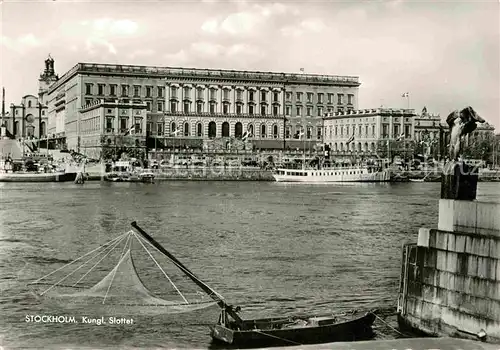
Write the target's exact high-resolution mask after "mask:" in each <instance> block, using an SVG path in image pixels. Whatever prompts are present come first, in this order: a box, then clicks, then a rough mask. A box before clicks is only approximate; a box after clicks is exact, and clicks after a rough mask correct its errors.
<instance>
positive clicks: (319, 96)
mask: <svg viewBox="0 0 500 350" xmlns="http://www.w3.org/2000/svg"><path fill="white" fill-rule="evenodd" d="M303 96H304V93H303V92H300V91H298V92H296V93H295V100H296V101H297V102H302V101H303ZM305 96H306V102H308V103H314V102H316V103H325V102H324V96H325V93H323V92H318V93H316V101H315V100H314V93H312V92H306V93H305ZM326 96H327V103H330V104H333V101H334V96H335V94H334V93H327V94H326ZM285 97H286V100H287V101H291V100H292V93H291V92H287V93H286V95H285ZM337 104H339V105H342V104H344V94H340V93H338V94H337ZM347 104H348V105H353V104H354V94H347Z"/></svg>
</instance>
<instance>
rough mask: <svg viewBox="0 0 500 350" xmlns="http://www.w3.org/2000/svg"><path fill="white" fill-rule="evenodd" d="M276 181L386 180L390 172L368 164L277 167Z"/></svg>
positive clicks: (389, 177)
mask: <svg viewBox="0 0 500 350" xmlns="http://www.w3.org/2000/svg"><path fill="white" fill-rule="evenodd" d="M273 177H274V179H275V180H276V181H277V182H305V183H307V182H310V183H315V182H318V183H323V182H387V181H390V179H391V176H390V172H389V171H387V170H380V169H377V168H375V167H369V166H348V167H332V168H317V169H313V168H309V169H308V168H305V167H303V168H302V169H287V168H278V169H276V170H275V171H274V172H273Z"/></svg>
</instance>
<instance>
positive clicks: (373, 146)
mask: <svg viewBox="0 0 500 350" xmlns="http://www.w3.org/2000/svg"><path fill="white" fill-rule="evenodd" d="M372 152H375V142H372Z"/></svg>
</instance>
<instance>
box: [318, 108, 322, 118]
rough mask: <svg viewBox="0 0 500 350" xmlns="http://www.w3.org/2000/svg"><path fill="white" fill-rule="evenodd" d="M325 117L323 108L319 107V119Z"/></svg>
mask: <svg viewBox="0 0 500 350" xmlns="http://www.w3.org/2000/svg"><path fill="white" fill-rule="evenodd" d="M322 115H323V107H318V117H321V116H322Z"/></svg>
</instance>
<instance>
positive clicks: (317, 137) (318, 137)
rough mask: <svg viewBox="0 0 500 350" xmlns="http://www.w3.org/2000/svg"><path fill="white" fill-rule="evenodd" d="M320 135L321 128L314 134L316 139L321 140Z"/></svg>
mask: <svg viewBox="0 0 500 350" xmlns="http://www.w3.org/2000/svg"><path fill="white" fill-rule="evenodd" d="M321 134H322V132H321V128H318V131H317V133H316V139H318V140H321Z"/></svg>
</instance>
